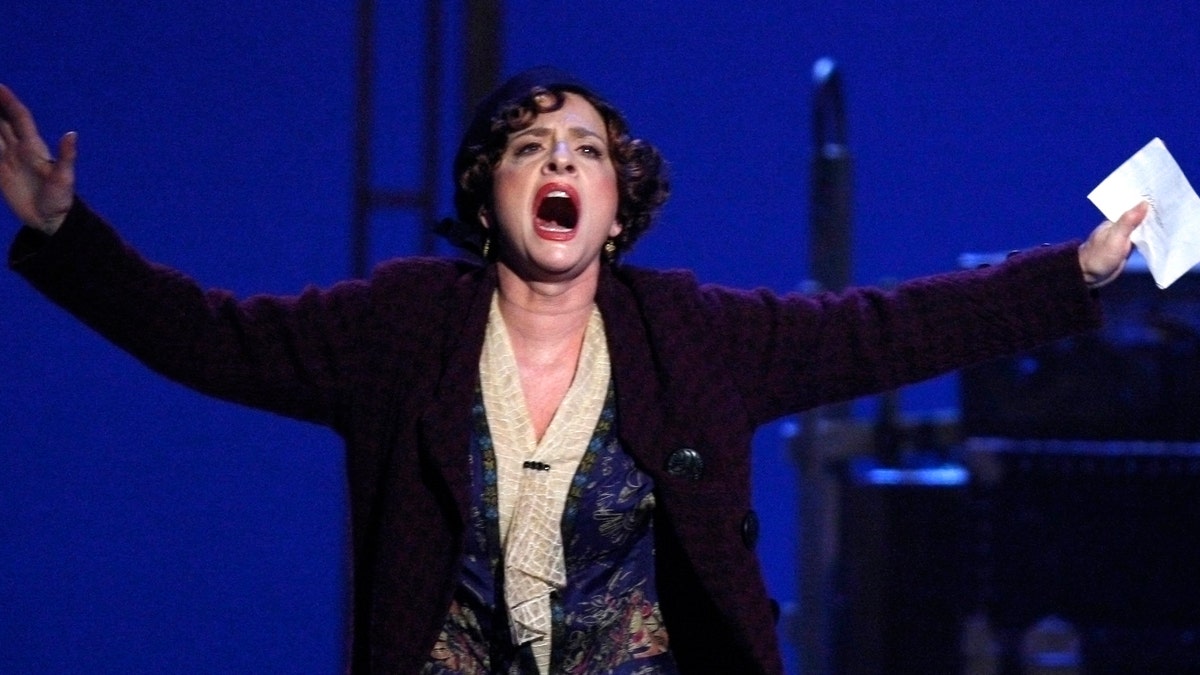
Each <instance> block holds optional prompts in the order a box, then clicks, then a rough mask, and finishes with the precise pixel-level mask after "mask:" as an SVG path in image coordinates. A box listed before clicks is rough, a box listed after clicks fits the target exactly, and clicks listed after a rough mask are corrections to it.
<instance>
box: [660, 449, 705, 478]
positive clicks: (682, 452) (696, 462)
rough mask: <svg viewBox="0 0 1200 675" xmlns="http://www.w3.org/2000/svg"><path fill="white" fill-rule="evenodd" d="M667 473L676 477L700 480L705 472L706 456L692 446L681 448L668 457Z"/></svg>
mask: <svg viewBox="0 0 1200 675" xmlns="http://www.w3.org/2000/svg"><path fill="white" fill-rule="evenodd" d="M667 473H669V474H671V475H672V476H674V477H676V478H686V479H688V480H700V476H702V475H703V474H704V458H703V457H701V456H700V453H698V452H696V451H695V450H693V449H691V448H680V449H678V450H676V451H675V452H672V453H671V456H670V457H667Z"/></svg>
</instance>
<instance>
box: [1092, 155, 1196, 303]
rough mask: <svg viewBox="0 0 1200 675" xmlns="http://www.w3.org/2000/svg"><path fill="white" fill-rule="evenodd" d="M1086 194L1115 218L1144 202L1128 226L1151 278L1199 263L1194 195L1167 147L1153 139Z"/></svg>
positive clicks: (1169, 276)
mask: <svg viewBox="0 0 1200 675" xmlns="http://www.w3.org/2000/svg"><path fill="white" fill-rule="evenodd" d="M1088 199H1090V200H1092V203H1093V204H1095V205H1096V208H1098V209H1100V212H1101V213H1103V214H1104V217H1105V218H1107V219H1109V220H1112V221H1115V220H1116V219H1117V218H1120V217H1121V214H1122V213H1125V212H1126V211H1128V210H1129V209H1131V208H1133V207H1134V206H1137V204H1138V202H1141V201H1143V200H1144V201H1147V202H1149V203H1150V210H1149V212H1148V213H1147V214H1146V219H1145V220H1144V221H1142V224H1141V225H1139V226H1138V228H1137V229H1135V230H1134V231H1133V236H1132V237H1130V239H1132V240H1133V244H1134V246H1137V249H1138V251H1139V252H1140V253H1141V254H1142V256H1143V257H1144V258H1145V259H1146V265H1147V267H1149V268H1150V274H1151V276H1153V277H1154V283H1156V284H1158V287H1159V288H1166V287H1167V286H1170V285H1171V284H1173V283H1175V280H1177V279H1178V278H1179V277H1181V276H1183V275H1184V274H1185V273H1187V271H1188V270H1190V269H1191V268H1192V267H1193V266H1195V265H1196V264H1197V263H1200V197H1197V196H1196V191H1195V190H1193V189H1192V186H1191V184H1190V183H1188V179H1187V177H1186V176H1184V175H1183V171H1182V170H1181V169H1180V168H1179V165H1178V164H1176V163H1175V158H1174V157H1172V156H1171V153H1170V152H1168V151H1167V146H1166V145H1164V144H1163V142H1162V141H1161V140H1159V139H1157V138H1156V139H1154V140H1152V141H1150V142H1149V143H1147V144H1146V146H1145V147H1144V148H1142V149H1141V150H1138V151H1137V153H1136V154H1134V156H1133V157H1130V158H1129V159H1128V160H1126V161H1125V163H1124V164H1122V165H1121V166H1120V167H1118V168H1117V170H1116V171H1114V172H1112V174H1110V175H1109V176H1108V178H1105V179H1104V180H1103V181H1102V182H1101V183H1100V184H1099V185H1097V186H1096V189H1095V190H1092V192H1091V194H1089V195H1088Z"/></svg>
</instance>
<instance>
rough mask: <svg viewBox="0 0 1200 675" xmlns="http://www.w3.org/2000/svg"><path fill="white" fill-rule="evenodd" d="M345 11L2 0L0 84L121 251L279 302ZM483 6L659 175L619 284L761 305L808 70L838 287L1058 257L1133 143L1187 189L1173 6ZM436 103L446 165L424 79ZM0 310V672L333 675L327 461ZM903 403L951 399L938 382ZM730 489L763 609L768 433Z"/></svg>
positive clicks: (786, 278) (318, 275)
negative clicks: (745, 508) (1156, 154)
mask: <svg viewBox="0 0 1200 675" xmlns="http://www.w3.org/2000/svg"><path fill="white" fill-rule="evenodd" d="M352 4H353V3H349V2H345V3H316V2H310V3H275V2H264V1H263V0H250V1H242V2H232V1H231V0H210V1H208V2H192V3H151V2H141V3H139V2H116V3H111V2H99V1H97V0H74V1H73V2H45V1H36V2H35V1H34V0H13V1H10V2H8V3H6V4H5V8H4V9H3V10H0V54H2V56H0V81H3V82H6V83H7V84H9V85H10V86H12V87H13V88H14V89H15V90H16V91H17V92H18V94H19V95H21V96H22V97H23V98H24V99H25V101H26V102H27V103H28V104H29V105H30V107H32V108H33V110H34V111H35V112H36V114H37V117H38V120H39V123H40V126H41V129H42V131H43V133H44V135H45V136H47V138H49V139H57V138H58V137H59V136H60V135H61V134H62V133H64V132H66V131H68V130H72V129H74V130H78V131H79V132H80V140H79V147H80V153H81V156H80V162H79V189H80V192H81V193H82V194H83V195H85V196H86V198H87V199H88V200H89V201H90V202H91V203H92V205H93V206H94V207H95V208H97V209H98V210H99V211H100V212H102V213H103V214H105V215H106V216H108V217H109V218H110V219H111V220H112V221H113V222H115V223H116V224H118V225H119V227H120V229H121V231H122V232H123V233H124V234H125V235H126V236H127V238H128V239H130V240H131V241H132V242H134V243H135V244H136V245H137V246H138V247H140V248H141V249H142V250H143V251H144V252H145V253H146V254H148V255H149V256H151V257H152V258H154V259H157V260H160V261H163V262H165V263H168V264H171V265H173V266H176V267H178V268H180V269H182V270H184V271H186V272H188V273H190V274H192V275H194V276H195V277H196V278H198V279H199V280H200V281H201V282H203V283H205V284H207V285H216V286H222V287H226V288H230V289H233V290H235V291H237V292H239V293H249V292H257V291H267V292H278V293H286V292H293V291H295V290H298V289H299V288H300V287H302V286H303V285H305V284H308V283H316V284H328V283H331V282H333V281H335V280H337V279H339V278H342V277H343V276H345V275H346V274H347V270H348V266H349V263H348V259H349V252H348V247H347V240H348V236H347V221H348V216H349V208H350V207H349V187H350V147H351V146H350V139H351V133H350V132H351V97H352V73H353V57H354V43H353V40H354V14H353V7H352ZM397 4H406V3H397ZM413 4H416V3H413ZM450 4H451V5H453V4H454V3H450ZM507 5H508V11H507V19H506V28H505V35H504V39H505V42H506V43H507V56H506V58H505V70H506V71H509V72H510V71H512V70H515V69H516V68H519V67H524V66H528V65H533V64H537V63H544V62H550V63H555V64H558V65H561V66H564V67H566V68H568V69H572V70H575V71H577V72H578V73H579V74H580V75H581V76H583V77H584V78H585V79H587V80H590V81H592V82H594V83H595V84H596V86H597V87H598V88H599V89H600V90H601V91H603V92H605V93H607V94H608V96H609V97H610V98H611V99H613V100H614V101H615V102H616V103H617V104H618V105H620V106H621V107H623V108H624V109H625V110H626V112H627V113H628V116H629V118H630V119H631V121H632V123H633V125H634V129H635V131H636V132H637V133H638V134H640V135H643V136H645V137H646V138H648V139H650V140H652V141H653V142H655V143H656V144H658V145H659V146H660V147H661V149H662V150H663V152H664V153H665V155H666V156H667V157H668V159H669V160H670V161H671V162H672V166H673V175H674V183H675V191H674V196H673V197H672V199H671V202H670V203H669V205H668V207H667V209H666V211H665V214H664V217H663V219H662V221H661V223H660V224H659V225H658V226H657V228H656V229H655V230H653V231H652V232H651V233H650V234H649V235H648V236H647V237H646V238H645V240H644V241H643V243H642V244H641V245H640V247H639V248H638V249H637V250H636V251H635V253H634V255H633V256H632V258H631V260H632V261H633V262H636V263H639V264H645V265H652V266H661V267H674V266H683V267H690V268H693V269H695V270H696V271H697V272H698V274H699V275H700V276H701V277H702V278H703V279H705V280H709V281H716V282H723V283H728V284H734V285H738V286H756V285H765V286H769V287H771V288H774V289H776V290H780V291H785V290H789V289H791V288H793V287H795V286H796V285H797V284H798V283H799V282H801V281H802V280H804V279H805V278H806V276H807V274H808V268H809V266H808V260H807V251H806V241H807V226H806V222H807V185H808V179H809V169H808V167H809V161H810V157H811V155H812V152H813V148H812V143H811V139H810V123H809V115H810V105H809V95H810V80H809V77H810V68H811V65H812V63H813V61H814V60H815V59H817V58H818V57H821V56H826V55H828V56H833V57H835V58H836V59H837V60H838V62H839V63H840V64H841V67H842V68H843V71H844V74H845V77H846V89H847V95H848V102H849V124H850V141H851V146H852V150H853V152H854V155H855V160H856V166H855V182H856V199H855V204H854V208H855V233H854V241H855V247H854V264H855V278H856V280H857V281H859V282H862V283H874V282H876V281H879V280H881V279H885V278H889V277H901V278H904V277H911V276H915V275H920V274H926V273H931V272H937V271H942V270H947V269H951V268H953V267H955V264H956V257H957V256H958V254H959V253H962V252H964V251H998V250H1007V249H1010V248H1017V247H1021V246H1026V245H1030V244H1035V243H1039V242H1042V241H1050V240H1063V239H1067V238H1073V237H1081V236H1084V235H1085V234H1086V233H1087V232H1088V231H1089V230H1090V229H1091V227H1093V226H1094V225H1095V224H1096V223H1097V222H1098V220H1099V215H1098V214H1097V213H1096V212H1095V210H1094V209H1093V208H1092V207H1091V205H1090V204H1089V203H1088V202H1087V200H1086V195H1087V193H1088V191H1089V190H1090V189H1091V188H1092V187H1093V186H1094V185H1095V184H1096V183H1098V182H1099V181H1100V180H1101V179H1103V178H1104V177H1105V176H1106V175H1107V174H1108V173H1109V172H1110V171H1111V170H1112V169H1114V168H1115V167H1116V166H1117V165H1118V164H1120V163H1121V162H1122V161H1123V160H1124V159H1125V158H1126V157H1128V156H1129V155H1130V154H1132V153H1133V152H1134V151H1135V150H1137V149H1138V148H1140V147H1141V146H1142V145H1143V144H1144V143H1146V142H1147V141H1149V140H1150V139H1151V138H1152V137H1154V136H1160V137H1162V138H1163V139H1164V140H1165V141H1166V143H1167V144H1168V147H1170V148H1171V149H1172V151H1173V152H1174V153H1175V155H1176V157H1177V159H1178V160H1179V162H1180V164H1181V165H1182V166H1183V168H1184V171H1185V172H1186V173H1188V174H1189V175H1191V176H1192V177H1193V178H1197V177H1200V125H1198V124H1197V123H1196V113H1197V104H1198V103H1200V78H1198V77H1197V73H1200V47H1198V46H1197V38H1200V9H1198V8H1200V5H1197V4H1196V3H1194V2H1189V1H1187V0H1175V1H1169V0H1156V1H1150V2H1139V3H1134V2H1128V0H1123V1H1117V0H1088V1H1087V2H1083V1H1082V0H1074V1H1067V2H1057V3H1034V2H1028V3H1022V2H1012V1H1011V0H1009V1H1005V2H1001V1H998V0H987V1H981V2H961V1H945V2H936V1H933V0H916V1H912V2H905V3H880V2H869V1H866V0H853V1H851V0H847V1H845V2H831V3H824V4H817V3H803V4H802V3H771V5H770V6H769V7H767V8H759V7H758V6H757V5H756V4H755V3H744V2H741V3H737V2H715V1H714V2H689V3H683V2H665V1H656V0H650V1H647V0H636V1H635V0H605V1H604V2H593V1H577V2H571V3H546V2H533V1H532V0H519V1H510V2H508V3H507ZM450 9H451V12H450V17H449V18H450V20H451V21H454V20H455V18H456V16H457V14H456V13H457V12H459V11H460V9H459V8H457V7H453V6H452V7H451V8H450ZM420 17H421V10H420V9H419V8H416V7H414V8H400V7H385V8H383V9H382V10H381V16H380V21H381V31H380V43H381V47H380V62H379V67H380V82H381V84H382V86H383V91H382V92H381V94H380V109H381V120H380V124H379V129H378V132H377V134H376V152H377V153H379V155H380V156H381V160H380V162H379V164H378V166H377V167H376V169H377V178H378V180H379V182H380V183H383V184H388V185H393V186H400V185H408V184H411V183H412V182H413V181H415V178H416V176H417V175H418V173H417V166H416V163H415V161H414V160H413V157H414V153H415V152H416V150H417V148H418V147H419V146H418V142H419V138H418V136H417V129H418V125H419V120H420V117H419V108H418V106H417V102H416V97H417V95H418V92H419V91H420V90H419V79H418V78H419V72H420V69H421V67H422V56H421V33H420V26H419V23H418V22H419V20H420ZM450 42H451V44H450V45H448V46H447V49H446V55H445V59H446V62H447V63H448V64H451V66H452V67H454V64H457V63H459V62H461V56H460V55H458V54H459V49H461V47H462V45H461V41H460V39H459V38H458V37H456V36H452V38H451V41H450ZM443 109H444V110H445V119H446V126H447V129H448V131H447V139H446V140H447V142H449V143H453V142H454V139H455V137H456V136H457V129H458V122H457V121H458V120H459V118H460V115H461V111H460V110H459V109H458V106H457V98H456V90H454V89H453V88H452V87H451V86H450V85H448V86H447V91H446V96H445V101H444V106H443ZM446 184H447V187H448V185H449V181H447V183H446ZM445 197H446V195H443V199H445ZM443 203H446V202H445V201H443ZM445 210H446V211H447V212H448V208H447V209H445ZM412 220H413V219H412V218H411V217H408V216H406V215H390V216H386V217H382V218H379V219H377V220H376V232H375V234H376V238H375V242H374V247H373V257H374V258H375V259H377V260H378V259H382V258H385V257H388V256H391V255H397V254H404V253H407V252H411V251H412V250H413V249H414V246H415V241H416V234H415V227H416V225H415V223H414V222H412ZM0 221H3V225H4V226H6V229H8V231H9V232H12V231H14V230H15V227H16V226H15V223H14V222H13V219H12V218H11V216H10V215H8V214H7V213H5V214H4V215H3V216H0ZM0 313H2V314H3V316H4V320H3V321H0V344H2V345H3V348H4V350H5V351H4V353H5V356H6V358H5V362H6V363H5V369H4V371H5V373H4V376H3V378H2V379H0V416H2V418H0V419H2V421H0V615H2V618H0V664H3V666H2V667H0V670H3V671H5V672H19V673H26V672H28V673H34V672H37V673H42V672H166V671H179V672H305V673H308V672H317V673H320V672H328V673H332V672H335V671H336V670H337V668H338V659H339V654H340V648H341V647H340V636H341V633H340V623H341V617H342V608H343V600H342V586H341V583H342V574H343V569H344V562H345V561H344V539H345V532H344V519H345V510H344V509H345V504H344V490H343V487H344V486H343V478H342V474H341V458H340V447H339V444H338V442H337V439H336V438H335V437H334V436H333V435H332V434H330V433H328V432H326V431H325V430H323V429H319V428H314V427H310V426H306V425H303V424H299V423H295V422H290V421H286V420H283V419H280V418H276V417H273V416H270V415H266V414H262V413H257V412H253V411H248V410H242V409H239V408H236V407H233V406H230V405H227V404H223V403H218V402H214V401H210V400H207V399H204V398H201V397H199V396H197V395H195V394H192V393H190V392H188V391H185V390H183V389H182V388H180V387H178V386H176V385H173V384H170V383H168V382H164V381H162V380H160V379H159V378H157V377H155V376H153V375H150V374H149V373H147V372H146V371H145V370H144V369H143V368H142V367H140V366H139V365H138V364H137V363H136V362H134V361H133V360H132V359H130V358H129V357H127V356H125V355H124V354H122V353H119V352H117V351H116V350H115V349H113V348H112V347H110V346H109V345H107V344H106V343H104V342H103V341H102V340H101V339H99V338H98V337H96V336H94V335H92V334H91V333H89V332H88V331H87V330H85V329H84V328H83V327H81V326H80V325H78V324H77V323H75V322H74V321H73V320H71V319H70V318H68V317H67V316H65V315H64V314H63V313H62V312H60V311H58V310H56V309H54V308H52V307H51V306H49V305H48V304H47V303H46V302H45V301H44V300H42V299H41V298H40V297H38V296H37V295H36V294H35V293H34V292H33V291H31V290H29V289H28V288H27V287H26V286H25V285H24V284H23V283H22V282H21V281H20V280H19V279H18V278H16V277H15V275H12V274H4V275H0ZM902 396H903V402H904V406H905V408H906V409H907V410H909V411H929V410H934V409H944V408H949V409H953V408H954V407H955V405H956V395H955V389H954V382H953V379H952V378H943V379H942V380H939V381H937V382H934V383H931V384H926V385H921V386H917V387H913V388H911V389H909V390H906V391H905V392H903V394H902ZM1080 405H1086V401H1080ZM755 466H756V472H757V473H756V490H757V503H758V506H759V509H760V511H761V512H762V514H763V517H764V536H763V538H762V541H761V543H760V552H761V554H762V558H763V561H764V565H765V567H766V570H767V576H768V581H769V584H770V586H771V590H772V592H773V594H775V595H776V596H777V597H779V598H780V599H782V600H785V601H787V600H790V599H792V598H793V597H794V595H795V590H794V580H793V576H794V547H795V537H794V536H793V534H792V532H793V531H794V529H795V521H796V519H795V513H794V511H795V506H794V501H795V495H794V488H793V485H794V482H795V481H794V472H795V468H794V467H793V465H792V464H791V463H790V462H789V461H788V459H787V453H786V450H785V448H784V445H783V443H782V442H781V441H780V440H779V436H778V429H777V428H776V427H771V428H768V429H766V430H764V432H763V433H762V434H761V435H760V438H759V442H758V448H757V458H756V465H755Z"/></svg>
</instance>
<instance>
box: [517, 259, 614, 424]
mask: <svg viewBox="0 0 1200 675" xmlns="http://www.w3.org/2000/svg"><path fill="white" fill-rule="evenodd" d="M498 274H499V278H498V282H499V298H498V299H499V308H500V315H501V316H502V317H504V327H505V329H506V330H507V331H508V337H509V342H510V344H511V345H512V349H513V356H514V357H515V358H516V360H517V370H518V372H519V373H520V379H521V389H522V391H523V392H524V394H525V405H526V409H527V410H528V412H529V416H530V419H531V421H532V423H533V428H534V435H535V437H536V438H537V439H538V440H539V441H540V440H541V438H542V435H543V434H544V433H545V432H546V429H547V428H548V427H549V426H550V421H551V420H552V419H553V417H554V413H555V412H557V410H558V407H559V405H560V404H561V403H562V400H563V397H564V396H566V393H567V390H568V389H569V388H570V386H571V382H572V381H573V379H574V377H575V370H576V368H577V366H578V365H579V355H580V353H581V352H582V350H583V339H584V335H585V333H586V332H587V326H588V321H589V320H590V318H591V316H592V312H593V308H594V306H595V301H596V288H597V284H598V281H599V273H598V269H597V273H596V274H592V275H589V276H588V277H584V278H577V279H573V280H571V281H567V282H562V283H540V282H539V283H531V282H528V281H526V280H524V279H521V278H520V277H518V276H517V275H516V274H515V273H513V272H512V271H511V270H509V269H508V268H507V267H505V266H504V265H503V264H502V265H500V267H499V270H498Z"/></svg>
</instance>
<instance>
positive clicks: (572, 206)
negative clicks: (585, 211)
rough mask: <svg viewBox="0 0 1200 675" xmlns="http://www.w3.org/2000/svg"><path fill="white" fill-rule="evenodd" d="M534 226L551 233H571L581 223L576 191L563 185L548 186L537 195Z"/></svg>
mask: <svg viewBox="0 0 1200 675" xmlns="http://www.w3.org/2000/svg"><path fill="white" fill-rule="evenodd" d="M533 215H534V224H535V225H537V227H538V229H540V230H546V231H551V232H570V231H572V230H574V229H575V225H576V224H578V223H579V207H578V206H577V205H576V196H575V191H574V190H571V189H570V188H569V187H566V186H561V185H546V186H544V187H543V188H542V189H541V190H538V193H537V203H536V206H535V208H534V213H533Z"/></svg>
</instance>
